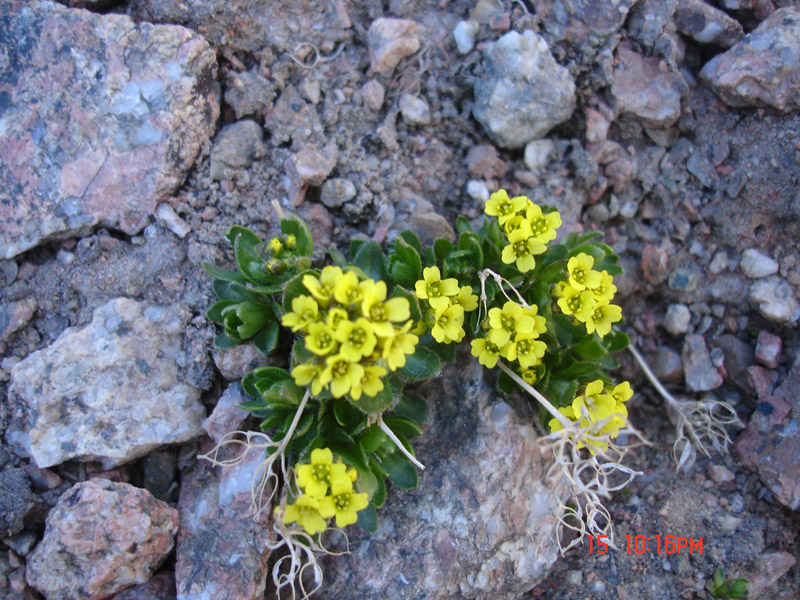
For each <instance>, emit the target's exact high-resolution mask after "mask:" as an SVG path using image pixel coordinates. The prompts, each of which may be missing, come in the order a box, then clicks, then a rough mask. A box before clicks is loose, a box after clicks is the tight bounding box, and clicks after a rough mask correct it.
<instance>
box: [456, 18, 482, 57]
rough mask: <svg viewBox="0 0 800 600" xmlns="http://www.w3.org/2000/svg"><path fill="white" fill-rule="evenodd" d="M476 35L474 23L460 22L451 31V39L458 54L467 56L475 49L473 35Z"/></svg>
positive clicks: (476, 26)
mask: <svg viewBox="0 0 800 600" xmlns="http://www.w3.org/2000/svg"><path fill="white" fill-rule="evenodd" d="M477 33H478V24H477V23H476V22H475V21H461V22H460V23H459V24H458V25H456V27H455V29H453V39H455V41H456V48H458V53H459V54H469V53H470V52H471V51H472V49H473V48H474V47H475V34H477Z"/></svg>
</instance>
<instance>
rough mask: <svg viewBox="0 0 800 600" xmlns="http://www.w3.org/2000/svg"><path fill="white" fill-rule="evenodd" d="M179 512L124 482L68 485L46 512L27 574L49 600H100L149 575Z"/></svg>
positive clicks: (165, 550) (169, 546)
mask: <svg viewBox="0 0 800 600" xmlns="http://www.w3.org/2000/svg"><path fill="white" fill-rule="evenodd" d="M177 530H178V511H177V510H175V509H174V508H170V507H169V506H168V505H167V504H165V503H164V502H161V501H160V500H156V499H155V498H154V497H153V496H152V495H151V494H150V492H148V491H146V490H143V489H140V488H136V487H133V486H132V485H129V484H127V483H114V482H111V481H108V480H105V479H91V480H89V481H84V482H82V483H77V484H75V485H74V486H72V487H71V488H70V489H69V490H67V492H65V493H64V495H63V496H61V498H60V499H59V501H58V503H57V504H56V506H55V507H54V508H53V509H52V510H51V511H50V514H49V515H48V516H47V525H46V528H45V533H44V538H43V539H42V541H41V542H40V543H39V545H38V546H37V547H36V549H35V550H34V551H33V552H32V553H31V554H30V555H29V556H28V568H27V572H26V578H27V580H28V583H29V584H30V585H31V586H32V587H34V588H36V589H37V590H39V591H40V592H42V593H43V594H44V595H45V596H46V597H47V599H48V600H67V599H70V600H71V599H74V598H81V599H84V600H100V599H102V598H107V597H109V596H111V595H112V594H114V593H116V592H118V591H120V590H122V589H124V588H126V587H129V586H131V585H135V584H141V583H144V582H146V581H148V580H149V579H150V577H152V575H153V572H154V571H155V570H156V569H157V568H158V566H159V565H160V564H161V562H162V561H163V560H164V559H165V558H166V557H167V555H168V554H169V552H170V551H171V550H172V546H173V540H174V536H175V532H176V531H177Z"/></svg>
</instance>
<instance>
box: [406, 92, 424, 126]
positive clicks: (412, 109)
mask: <svg viewBox="0 0 800 600" xmlns="http://www.w3.org/2000/svg"><path fill="white" fill-rule="evenodd" d="M398 104H399V106H400V113H401V114H402V115H403V120H404V121H405V122H406V123H408V124H409V125H427V124H428V123H430V122H431V109H430V107H429V106H428V103H427V102H426V101H425V98H423V97H422V96H416V95H414V94H403V95H402V96H400V101H399V103H398Z"/></svg>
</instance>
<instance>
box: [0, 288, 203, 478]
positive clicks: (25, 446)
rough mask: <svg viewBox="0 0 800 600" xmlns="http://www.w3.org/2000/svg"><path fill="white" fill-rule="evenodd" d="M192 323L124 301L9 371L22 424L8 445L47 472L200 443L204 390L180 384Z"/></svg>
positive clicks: (173, 312) (180, 312)
mask: <svg viewBox="0 0 800 600" xmlns="http://www.w3.org/2000/svg"><path fill="white" fill-rule="evenodd" d="M190 318H191V314H190V313H189V311H188V310H186V309H185V308H182V307H181V306H179V305H172V306H169V307H164V306H157V305H151V304H146V303H141V302H135V301H133V300H128V299H126V298H116V299H114V300H111V301H109V302H107V303H106V304H104V305H103V306H101V307H99V308H97V309H96V310H95V311H94V318H93V319H92V322H91V323H90V324H89V325H87V326H86V327H83V328H81V329H78V328H69V329H66V330H65V331H64V332H63V333H62V334H61V335H60V336H59V337H58V339H57V340H56V341H55V342H53V343H52V344H51V345H50V346H48V347H47V348H44V349H42V350H39V351H37V352H34V353H32V354H30V355H29V356H28V357H27V358H25V360H23V361H22V362H20V363H19V364H17V365H16V366H15V367H14V368H13V369H12V370H11V387H10V389H9V400H10V401H11V403H12V406H14V408H15V410H16V411H17V413H18V414H21V415H23V416H22V418H21V419H20V420H17V421H14V422H13V423H12V424H11V426H10V427H9V429H8V430H7V431H6V438H7V440H9V441H12V442H13V443H14V444H15V445H16V446H18V449H19V451H21V452H28V453H29V454H30V456H31V457H32V458H33V459H34V461H35V462H36V465H37V466H38V467H40V468H44V467H50V466H52V465H57V464H59V463H62V462H64V461H65V460H70V459H79V460H84V461H101V462H102V463H103V467H104V468H106V469H110V468H112V467H114V466H116V465H119V464H122V463H125V462H128V461H130V460H133V459H134V458H138V457H139V456H142V455H144V454H147V453H148V452H149V451H150V450H152V449H153V448H157V447H158V446H161V445H163V444H172V443H178V442H185V441H187V440H189V439H192V438H193V437H196V436H198V435H201V434H202V433H203V429H202V427H201V423H202V421H203V418H204V417H205V409H204V408H203V405H202V404H201V403H200V390H199V389H197V388H195V387H193V386H191V385H189V384H187V383H184V382H183V381H181V380H180V378H179V375H178V368H179V365H180V364H182V363H184V362H185V361H186V356H185V354H184V352H183V350H182V347H181V346H182V342H183V331H184V329H185V327H186V323H187V322H188V321H189V319H190Z"/></svg>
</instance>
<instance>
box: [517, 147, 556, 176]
mask: <svg viewBox="0 0 800 600" xmlns="http://www.w3.org/2000/svg"><path fill="white" fill-rule="evenodd" d="M553 150H555V144H553V140H534V141H532V142H528V144H527V145H526V146H525V158H524V160H525V166H526V167H528V168H529V169H530V170H531V171H538V170H539V169H543V168H544V167H546V166H547V164H548V163H549V162H550V155H552V154H553Z"/></svg>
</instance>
